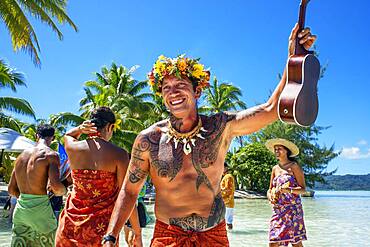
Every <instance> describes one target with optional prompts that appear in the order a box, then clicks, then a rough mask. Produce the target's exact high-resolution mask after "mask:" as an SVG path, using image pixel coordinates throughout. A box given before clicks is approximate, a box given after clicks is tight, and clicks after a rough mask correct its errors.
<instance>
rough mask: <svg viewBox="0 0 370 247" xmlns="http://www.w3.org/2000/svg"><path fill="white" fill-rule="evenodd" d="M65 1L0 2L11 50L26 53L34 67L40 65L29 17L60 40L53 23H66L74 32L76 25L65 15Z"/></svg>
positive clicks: (36, 42) (11, 0)
mask: <svg viewBox="0 0 370 247" xmlns="http://www.w3.org/2000/svg"><path fill="white" fill-rule="evenodd" d="M66 5H67V1H66V0H58V1H53V0H44V1H37V0H27V1H25V0H1V1H0V19H1V20H2V21H3V22H4V24H5V27H6V28H7V29H8V31H9V34H10V37H11V40H12V45H13V49H14V50H15V51H17V50H19V49H22V50H25V51H27V52H28V53H29V54H30V55H31V58H33V62H34V63H35V64H36V65H39V64H40V57H39V54H38V52H39V51H40V46H39V42H38V39H37V36H36V33H35V30H34V29H33V27H32V24H31V22H30V21H29V18H30V17H33V18H35V19H36V20H39V21H41V22H43V23H45V24H46V25H47V26H49V27H50V28H51V29H52V30H53V31H54V32H55V33H56V34H57V36H58V38H59V39H60V40H61V39H62V38H63V34H62V32H61V31H60V30H59V28H58V27H57V25H56V24H55V21H58V22H59V23H60V24H63V23H67V24H69V25H70V26H71V27H72V28H73V29H74V30H75V31H77V27H76V25H75V24H74V23H73V22H72V20H71V19H70V18H69V17H68V15H67V14H66Z"/></svg>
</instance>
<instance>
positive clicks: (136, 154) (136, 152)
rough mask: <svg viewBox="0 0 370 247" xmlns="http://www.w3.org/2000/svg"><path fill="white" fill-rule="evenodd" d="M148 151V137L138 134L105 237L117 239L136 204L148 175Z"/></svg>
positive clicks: (109, 244)
mask: <svg viewBox="0 0 370 247" xmlns="http://www.w3.org/2000/svg"><path fill="white" fill-rule="evenodd" d="M150 149H151V144H150V141H149V140H148V137H147V136H145V135H143V134H139V136H138V137H137V138H136V140H135V143H134V145H133V148H132V155H131V160H130V165H129V167H128V172H127V173H126V177H125V180H124V182H123V186H122V189H121V191H120V193H119V195H118V198H117V201H116V204H115V206H114V209H113V212H112V216H111V219H110V222H109V226H108V229H107V235H111V236H113V237H115V238H117V237H118V235H119V233H120V231H121V229H122V227H123V225H124V224H125V223H126V221H127V219H128V218H129V216H130V215H131V212H132V210H133V208H134V206H135V204H136V200H137V196H138V194H139V192H140V190H141V187H142V186H143V185H144V183H145V180H146V177H147V175H148V173H149V150H150ZM104 246H113V245H112V242H110V241H107V242H105V244H104Z"/></svg>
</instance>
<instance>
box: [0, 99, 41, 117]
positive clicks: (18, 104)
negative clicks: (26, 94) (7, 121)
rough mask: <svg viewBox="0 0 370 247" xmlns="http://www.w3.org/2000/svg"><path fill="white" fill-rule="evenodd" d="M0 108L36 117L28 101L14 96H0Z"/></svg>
mask: <svg viewBox="0 0 370 247" xmlns="http://www.w3.org/2000/svg"><path fill="white" fill-rule="evenodd" d="M0 109H5V110H8V111H12V112H15V113H19V114H22V115H26V116H30V117H33V118H36V116H35V112H34V110H33V109H32V107H31V105H30V103H28V101H26V100H25V99H20V98H15V97H7V96H6V97H0Z"/></svg>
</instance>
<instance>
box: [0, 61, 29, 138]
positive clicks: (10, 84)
mask: <svg viewBox="0 0 370 247" xmlns="http://www.w3.org/2000/svg"><path fill="white" fill-rule="evenodd" d="M17 86H26V84H25V82H24V76H23V74H22V73H20V72H17V71H16V70H14V69H12V68H10V67H9V66H8V65H7V64H6V63H5V62H4V61H2V60H0V89H1V88H10V89H11V90H12V91H13V92H16V91H17V89H16V87H17ZM4 110H5V111H10V112H13V113H18V114H22V115H26V116H30V117H33V118H35V112H34V110H33V109H32V107H31V105H30V103H28V102H27V101H26V100H24V99H20V98H16V97H9V96H1V97H0V126H4V127H8V128H11V129H14V130H17V131H20V129H21V126H20V124H21V123H20V121H19V120H17V119H16V118H14V117H12V116H10V115H8V114H7V113H6V112H4Z"/></svg>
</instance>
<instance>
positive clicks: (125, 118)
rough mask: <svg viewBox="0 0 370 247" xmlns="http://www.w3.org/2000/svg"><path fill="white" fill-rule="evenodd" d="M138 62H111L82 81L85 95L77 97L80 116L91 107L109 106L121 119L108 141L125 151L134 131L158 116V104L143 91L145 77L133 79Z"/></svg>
mask: <svg viewBox="0 0 370 247" xmlns="http://www.w3.org/2000/svg"><path fill="white" fill-rule="evenodd" d="M137 67H138V66H133V67H131V68H130V69H127V68H126V67H124V66H122V65H120V66H117V65H116V64H115V63H112V65H111V67H110V68H107V67H103V68H102V69H101V73H95V76H96V79H95V80H91V81H87V82H85V88H84V90H85V93H86V95H85V97H84V98H82V99H81V100H80V110H81V111H82V114H81V116H82V117H83V118H88V117H89V115H90V113H91V111H92V110H93V109H95V108H97V107H99V106H108V107H110V108H111V109H112V110H113V112H114V113H115V115H116V118H117V119H120V120H121V121H122V122H121V124H120V126H119V129H118V130H117V131H116V132H115V133H114V135H113V138H112V142H113V143H115V144H117V145H118V146H120V147H122V148H124V149H125V150H127V151H128V152H130V151H131V147H132V145H133V143H134V140H135V138H136V135H137V134H138V133H139V132H140V131H142V130H143V129H145V128H147V127H149V126H150V125H151V124H153V123H154V122H155V121H156V120H158V117H160V116H161V114H160V110H162V108H161V105H159V104H155V103H153V102H151V101H147V99H151V98H152V97H153V95H152V94H151V93H144V92H143V89H144V88H146V87H147V82H146V81H137V80H135V79H134V78H133V76H132V73H133V72H134V71H135V70H136V69H137Z"/></svg>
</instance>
